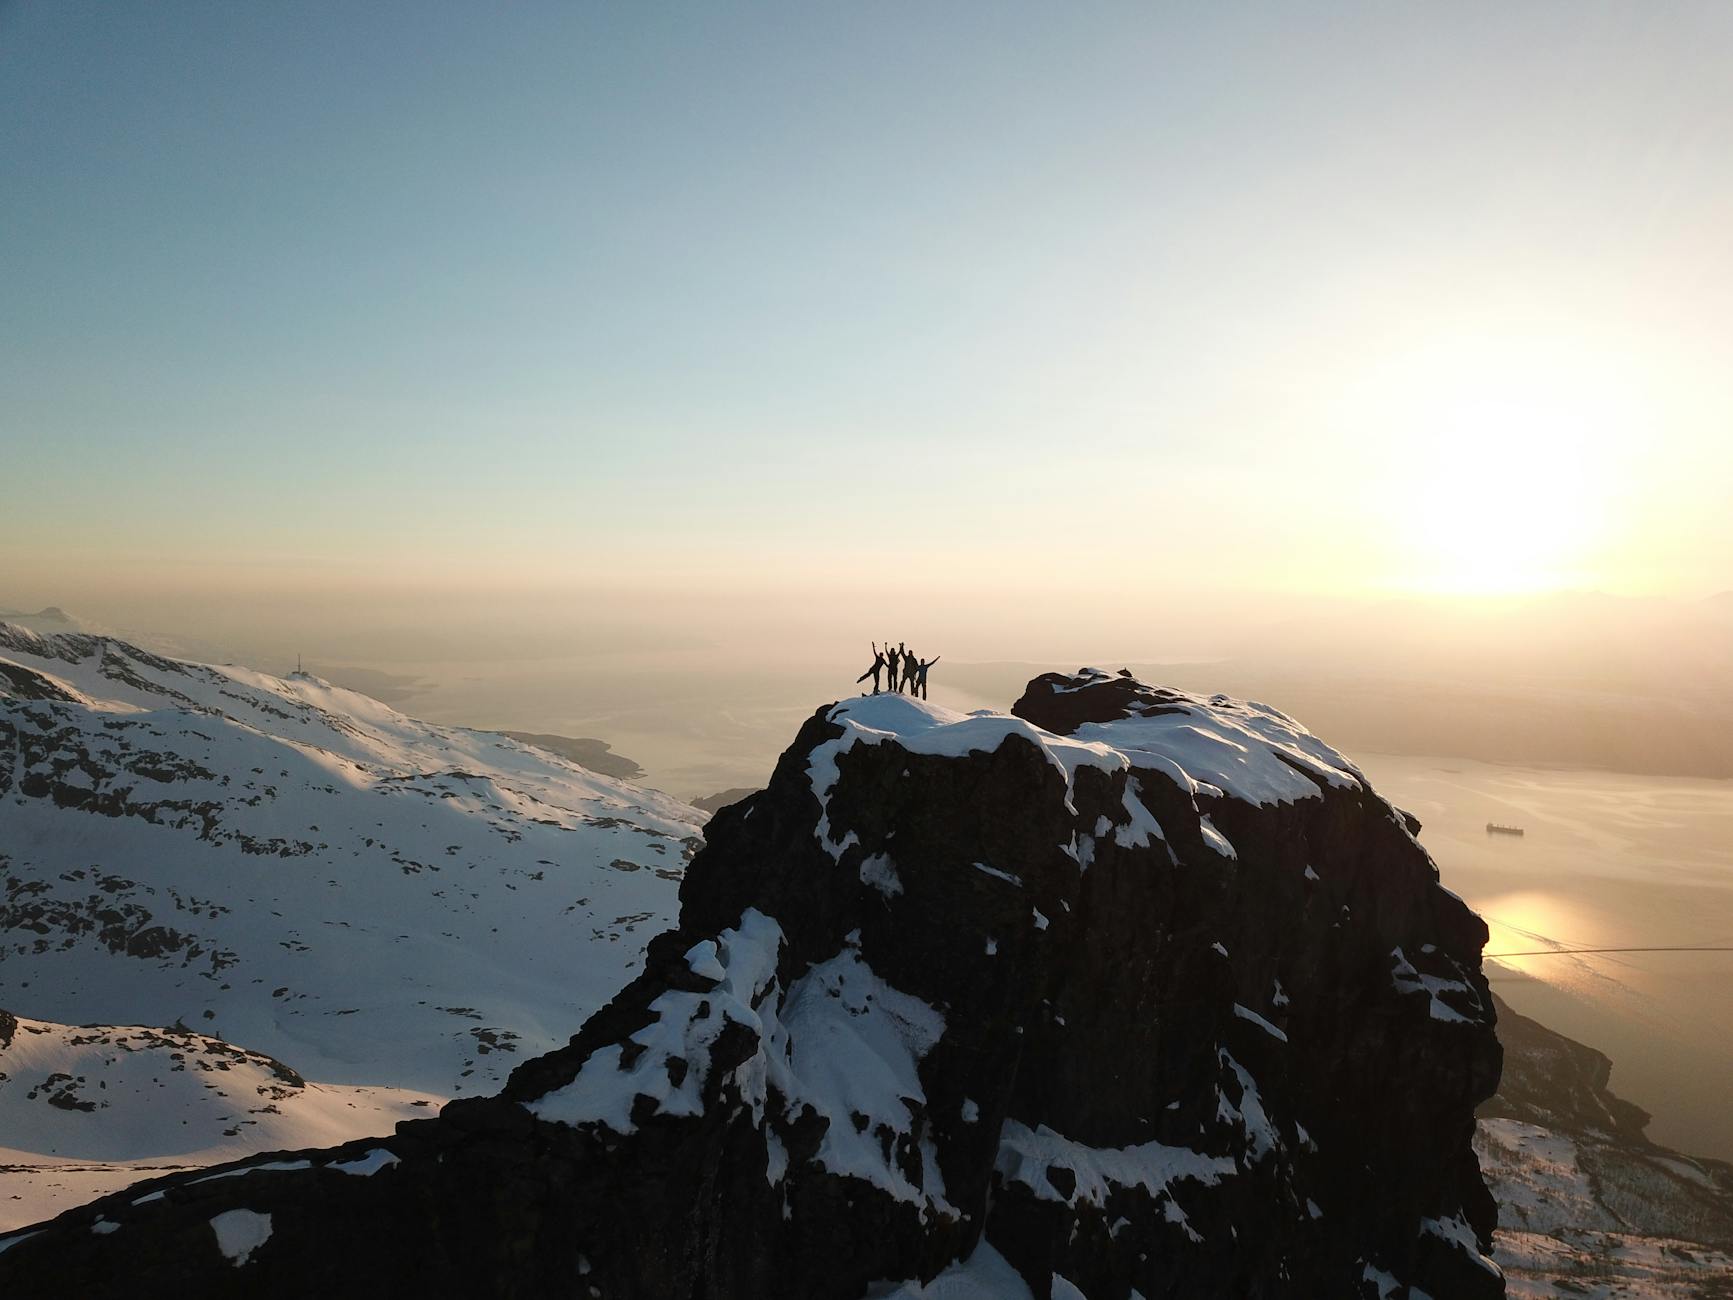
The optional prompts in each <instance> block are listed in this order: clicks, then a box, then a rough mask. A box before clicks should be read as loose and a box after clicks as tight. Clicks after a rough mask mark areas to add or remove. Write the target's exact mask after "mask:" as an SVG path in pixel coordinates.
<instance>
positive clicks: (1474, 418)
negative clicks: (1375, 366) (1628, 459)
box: [1385, 345, 1633, 595]
mask: <svg viewBox="0 0 1733 1300" xmlns="http://www.w3.org/2000/svg"><path fill="white" fill-rule="evenodd" d="M1401 388H1402V391H1401V392H1400V393H1399V394H1390V395H1389V397H1388V398H1387V404H1386V410H1387V411H1389V407H1391V406H1394V407H1396V410H1395V411H1393V412H1390V413H1389V414H1388V415H1387V416H1386V417H1385V418H1390V419H1392V420H1393V422H1394V423H1397V424H1398V425H1399V426H1400V427H1401V429H1402V432H1403V436H1402V437H1401V438H1399V439H1395V440H1393V445H1394V446H1399V447H1401V448H1402V449H1403V450H1402V452H1401V458H1402V459H1401V463H1400V464H1398V465H1397V466H1395V467H1393V468H1394V469H1395V471H1396V473H1397V474H1398V475H1399V477H1400V478H1401V479H1402V481H1403V482H1402V486H1403V491H1404V494H1405V496H1404V499H1403V504H1402V506H1401V514H1400V515H1399V516H1398V517H1397V518H1396V519H1394V520H1393V521H1392V524H1393V527H1392V534H1393V535H1392V536H1391V537H1389V538H1388V542H1389V550H1390V557H1391V559H1392V560H1393V561H1394V567H1395V569H1396V572H1394V573H1393V574H1392V577H1393V579H1394V581H1395V582H1396V584H1397V585H1399V586H1401V587H1404V588H1407V589H1410V590H1421V591H1429V592H1435V593H1440V594H1458V595H1508V594H1517V593H1526V592H1536V591H1543V590H1552V589H1558V588H1564V587H1573V586H1593V585H1596V583H1597V581H1598V579H1599V575H1598V574H1597V572H1596V565H1595V559H1596V553H1597V551H1598V550H1600V549H1601V548H1603V547H1605V546H1606V545H1607V544H1608V542H1609V540H1610V537H1611V532H1612V528H1613V524H1614V522H1615V518H1616V515H1617V507H1618V498H1619V492H1620V489H1621V486H1622V485H1621V483H1620V478H1619V468H1618V467H1619V465H1620V464H1621V463H1622V462H1623V460H1624V458H1625V453H1626V448H1627V447H1628V444H1629V442H1630V439H1631V437H1632V425H1633V420H1632V418H1631V410H1632V407H1631V403H1630V401H1629V400H1628V399H1627V397H1626V396H1625V391H1626V387H1625V386H1624V385H1622V384H1621V383H1620V381H1619V378H1618V375H1617V372H1616V370H1610V369H1607V368H1598V367H1596V366H1595V365H1594V364H1592V362H1591V361H1590V359H1589V358H1587V357H1586V356H1584V355H1581V354H1573V355H1561V354H1560V353H1559V351H1558V350H1557V349H1555V348H1549V347H1536V346H1533V345H1529V346H1525V347H1516V348H1513V349H1511V350H1509V351H1498V352H1494V351H1492V350H1490V349H1488V348H1487V347H1485V346H1484V345H1483V346H1480V347H1476V348H1472V349H1459V350H1456V351H1455V352H1453V353H1452V354H1451V355H1448V356H1441V355H1433V356H1431V357H1428V358H1427V359H1426V362H1425V363H1424V364H1422V365H1418V366H1413V367H1411V368H1408V374H1407V375H1406V382H1404V383H1403V384H1402V385H1401ZM1391 399H1394V400H1391Z"/></svg>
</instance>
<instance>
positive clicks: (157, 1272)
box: [0, 672, 1503, 1300]
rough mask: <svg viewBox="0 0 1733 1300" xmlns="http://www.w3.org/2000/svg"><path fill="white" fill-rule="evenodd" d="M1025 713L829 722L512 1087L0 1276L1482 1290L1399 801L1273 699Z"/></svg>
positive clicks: (178, 1281) (547, 1289) (211, 1180)
mask: <svg viewBox="0 0 1733 1300" xmlns="http://www.w3.org/2000/svg"><path fill="white" fill-rule="evenodd" d="M1015 713H1016V715H1017V716H1015V717H1007V716H1005V715H963V714H956V713H952V712H950V711H947V710H943V709H938V708H934V707H931V706H928V705H925V704H922V703H917V702H915V701H912V700H908V699H906V698H903V697H900V696H882V697H869V698H862V699H856V700H850V701H847V702H845V703H843V704H840V705H835V706H831V707H829V708H826V709H823V710H820V711H819V713H818V714H816V715H815V716H814V717H813V718H812V719H811V720H810V721H808V722H807V724H806V725H805V726H804V727H803V728H802V730H801V732H800V734H799V735H798V736H797V737H796V739H795V741H794V743H793V745H792V746H790V748H789V749H788V751H787V752H786V753H785V754H784V755H783V757H782V759H781V761H780V762H779V764H778V766H777V768H776V771H775V774H774V776H773V777H772V779H771V782H770V784H769V786H768V787H767V788H766V789H764V790H762V791H760V792H758V793H757V794H755V795H753V796H751V797H750V798H748V799H746V800H744V801H742V802H740V803H738V804H734V805H732V806H730V807H728V808H725V809H723V810H722V811H721V812H720V813H719V814H718V815H717V816H716V818H715V819H714V820H713V821H712V822H711V823H710V825H709V827H708V829H707V832H706V836H707V845H706V847H705V848H704V849H703V850H702V851H701V852H700V853H699V855H698V856H697V858H696V859H695V860H694V861H693V863H692V864H691V866H690V868H689V869H688V872H687V875H686V879H685V882H684V884H683V886H682V891H681V918H680V927H679V929H678V930H675V931H671V932H669V933H667V934H664V935H662V936H661V937H660V938H658V939H657V940H655V941H654V942H653V943H652V945H651V947H650V952H649V957H648V961H647V969H646V970H645V972H644V974H643V975H642V976H641V977H640V978H638V979H636V980H635V981H633V982H632V983H631V984H630V985H628V986H627V987H626V988H625V989H624V990H622V991H621V993H620V994H619V996H618V997H617V998H616V999H615V1000H614V1001H613V1002H612V1003H610V1004H609V1005H608V1006H607V1007H606V1008H604V1009H603V1010H602V1011H600V1012H598V1013H597V1014H596V1015H595V1016H593V1017H592V1018H591V1019H590V1020H589V1022H588V1023H586V1024H585V1025H584V1026H583V1028H582V1029H581V1030H580V1031H579V1033H578V1034H577V1035H576V1037H574V1038H573V1040H572V1042H571V1044H570V1045H569V1046H567V1047H565V1048H562V1049H560V1050H558V1051H555V1052H552V1053H550V1054H548V1055H546V1056H543V1057H540V1058H538V1059H536V1060H532V1061H529V1062H527V1063H525V1064H524V1065H522V1066H520V1067H519V1068H518V1070H517V1071H516V1072H515V1073H514V1074H513V1075H512V1077H511V1080H510V1082H509V1083H508V1085H507V1086H506V1088H505V1090H504V1091H503V1093H502V1094H501V1095H500V1096H499V1097H497V1098H490V1099H485V1100H474V1101H464V1102H454V1103H452V1104H451V1105H449V1106H448V1107H447V1108H446V1109H445V1111H444V1112H443V1113H442V1114H441V1115H440V1116H439V1117H438V1118H437V1119H434V1120H426V1121H419V1122H414V1123H407V1124H403V1125H400V1126H399V1128H398V1131H397V1134H396V1135H395V1136H393V1137H391V1138H387V1139H382V1140H379V1141H375V1142H365V1143H355V1144H351V1145H350V1146H348V1147H346V1148H340V1149H336V1150H333V1151H324V1152H312V1153H305V1154H303V1155H301V1156H296V1157H289V1158H280V1159H277V1160H275V1161H254V1162H250V1163H248V1164H244V1165H240V1166H234V1167H231V1168H230V1169H228V1170H222V1171H217V1172H216V1173H215V1174H211V1173H203V1174H200V1175H196V1176H190V1177H181V1178H175V1179H168V1180H162V1181H161V1182H159V1183H156V1184H141V1185H139V1186H138V1187H135V1188H132V1189H129V1190H128V1191H127V1192H126V1193H123V1194H121V1195H119V1196H115V1197H110V1198H107V1199H106V1200H104V1201H99V1202H96V1203H94V1204H93V1205H91V1206H87V1207H84V1208H83V1209H80V1210H76V1211H72V1212H70V1213H68V1214H66V1215H63V1216H62V1217H61V1218H60V1219H57V1220H55V1221H54V1222H53V1223H51V1224H49V1225H46V1226H45V1227H43V1228H42V1229H39V1230H38V1232H37V1235H34V1236H20V1237H14V1238H11V1239H9V1241H0V1251H3V1252H4V1253H0V1286H5V1287H7V1288H8V1290H9V1293H21V1294H28V1293H32V1292H31V1288H33V1287H34V1288H38V1289H40V1288H42V1287H44V1286H48V1285H52V1286H54V1287H56V1288H58V1289H62V1290H65V1291H67V1292H68V1293H71V1292H73V1291H81V1292H83V1293H85V1294H88V1295H95V1296H101V1295H110V1294H113V1295H120V1294H127V1295H139V1294H150V1293H153V1292H154V1291H161V1292H163V1293H165V1294H166V1293H169V1292H175V1293H185V1291H186V1289H187V1288H188V1286H189V1285H190V1286H191V1288H192V1289H193V1290H195V1291H197V1292H199V1293H201V1294H236V1295H242V1294H245V1295H261V1296H267V1295H277V1294H281V1295H285V1296H288V1295H294V1296H297V1297H300V1296H304V1295H306V1294H307V1293H308V1292H309V1291H314V1290H316V1291H319V1292H323V1293H325V1294H327V1295H333V1296H346V1295H356V1296H359V1295H364V1294H366V1295H376V1294H380V1293H382V1292H387V1291H394V1292H400V1293H405V1294H410V1293H414V1294H427V1295H452V1296H458V1295H463V1296H471V1295H505V1296H519V1295H521V1296H543V1295H550V1294H573V1295H580V1296H583V1295H589V1296H597V1297H605V1296H614V1297H707V1298H709V1300H716V1298H719V1297H734V1296H738V1297H746V1296H754V1297H759V1296H763V1297H788V1298H790V1300H793V1298H794V1297H830V1296H834V1297H839V1298H840V1297H849V1298H851V1300H852V1298H853V1297H859V1296H863V1295H865V1294H868V1293H869V1291H870V1292H871V1293H872V1294H874V1295H880V1296H884V1295H903V1296H915V1295H919V1294H921V1290H920V1287H919V1284H920V1283H921V1282H924V1281H927V1280H930V1279H933V1278H934V1277H936V1276H940V1275H944V1276H946V1277H947V1278H950V1279H952V1280H953V1281H954V1282H955V1284H956V1290H955V1292H954V1293H955V1294H971V1293H973V1292H971V1291H970V1290H969V1288H970V1287H971V1286H974V1287H977V1288H983V1287H984V1288H986V1289H984V1290H981V1291H979V1293H980V1294H994V1295H1010V1294H1014V1290H1008V1289H1007V1288H1008V1287H1010V1288H1016V1287H1026V1288H1027V1290H1028V1291H1029V1292H1030V1293H1031V1294H1032V1295H1034V1296H1041V1297H1045V1296H1048V1295H1065V1296H1070V1295H1072V1294H1075V1293H1078V1292H1081V1294H1083V1295H1085V1296H1087V1297H1089V1298H1090V1300H1126V1298H1127V1297H1129V1296H1130V1295H1132V1294H1133V1293H1134V1292H1135V1293H1136V1294H1138V1295H1141V1296H1143V1297H1146V1298H1147V1300H1154V1298H1155V1297H1160V1296H1206V1295H1207V1296H1228V1295H1256V1296H1294V1297H1301V1296H1305V1297H1310V1296H1316V1295H1340V1296H1351V1295H1362V1296H1390V1295H1396V1294H1402V1290H1401V1288H1402V1287H1404V1286H1409V1287H1413V1288H1415V1293H1416V1294H1418V1293H1422V1292H1424V1293H1425V1294H1428V1295H1430V1296H1432V1297H1435V1298H1437V1300H1442V1298H1444V1297H1451V1298H1452V1300H1455V1298H1459V1297H1466V1298H1469V1300H1473V1298H1474V1297H1480V1296H1496V1295H1501V1294H1502V1293H1503V1284H1502V1280H1501V1279H1500V1278H1499V1276H1498V1275H1497V1272H1496V1270H1494V1269H1492V1268H1491V1267H1490V1266H1489V1265H1488V1264H1487V1263H1486V1262H1485V1261H1484V1260H1483V1259H1482V1258H1481V1252H1482V1250H1483V1249H1485V1247H1486V1245H1487V1243H1488V1241H1489V1238H1490V1233H1491V1230H1492V1226H1493V1217H1494V1210H1493V1205H1492V1201H1491V1199H1490V1198H1489V1197H1488V1195H1487V1193H1486V1190H1485V1187H1484V1185H1483V1184H1482V1182H1481V1179H1480V1174H1479V1170H1478V1167H1477V1166H1476V1164H1475V1160H1474V1156H1473V1154H1472V1151H1471V1148H1470V1139H1471V1136H1472V1133H1473V1124H1474V1120H1473V1112H1474V1107H1475V1105H1476V1104H1477V1103H1478V1102H1479V1101H1481V1100H1482V1099H1484V1098H1485V1097H1487V1096H1489V1095H1490V1094H1491V1093H1492V1091H1493V1089H1494V1087H1495V1085H1496V1083H1497V1078H1498V1064H1499V1051H1498V1045H1497V1042H1496V1040H1495V1038H1494V1036H1493V1012H1492V1004H1491V1000H1490V996H1489V994H1488V991H1487V987H1486V984H1485V982H1484V980H1483V979H1482V977H1481V975H1480V948H1481V945H1482V943H1483V942H1484V940H1485V929H1484V927H1483V926H1482V925H1481V923H1480V921H1479V920H1478V918H1476V917H1475V916H1474V915H1473V914H1472V913H1471V912H1469V911H1468V909H1467V908H1466V907H1465V906H1464V905H1463V904H1462V903H1461V902H1460V900H1458V899H1457V898H1456V897H1455V896H1454V895H1452V894H1450V893H1449V892H1448V891H1446V890H1444V889H1442V888H1441V887H1440V886H1439V885H1438V883H1437V873H1436V870H1435V869H1434V868H1433V866H1432V863H1431V861H1430V860H1429V859H1428V857H1427V856H1426V854H1425V852H1424V851H1423V850H1422V849H1421V848H1420V847H1419V845H1418V843H1417V842H1416V841H1415V839H1414V837H1413V834H1412V830H1411V827H1410V826H1409V825H1408V824H1406V823H1405V820H1404V818H1403V817H1402V816H1401V814H1399V813H1397V812H1396V811H1395V810H1394V809H1392V808H1391V807H1390V806H1389V805H1388V804H1386V803H1385V802H1384V801H1382V800H1381V799H1379V798H1378V797H1377V796H1376V795H1375V794H1373V793H1372V792H1371V791H1370V790H1369V789H1368V788H1367V786H1366V784H1365V781H1364V779H1363V778H1362V777H1361V776H1360V775H1359V773H1358V772H1357V771H1356V770H1355V769H1354V767H1353V766H1352V764H1350V763H1349V762H1348V761H1347V760H1345V759H1343V758H1342V757H1341V756H1340V755H1339V754H1336V753H1335V752H1334V751H1333V750H1330V749H1329V748H1328V747H1327V746H1325V745H1323V744H1322V743H1321V742H1319V741H1317V740H1316V739H1315V738H1313V737H1311V736H1310V735H1309V734H1307V733H1306V732H1305V731H1304V730H1303V729H1302V728H1300V727H1298V726H1297V725H1296V724H1294V723H1292V722H1291V721H1290V720H1288V719H1286V718H1285V717H1283V716H1282V715H1280V714H1279V713H1276V712H1274V711H1273V710H1269V709H1267V708H1264V707H1262V706H1257V705H1247V704H1241V703H1238V702H1235V701H1230V700H1227V699H1225V698H1223V697H1215V698H1213V699H1210V700H1203V699H1200V698H1197V697H1192V696H1186V695H1180V694H1178V693H1174V692H1164V691H1159V690H1153V689H1151V688H1148V687H1145V686H1143V685H1141V684H1140V683H1137V682H1135V681H1131V680H1129V679H1126V678H1113V677H1108V676H1106V675H1105V674H1099V673H1093V672H1086V673H1082V674H1078V675H1076V676H1071V677H1060V676H1051V675H1050V676H1048V677H1044V678H1040V679H1037V680H1036V681H1035V682H1033V683H1031V685H1030V689H1029V691H1028V693H1027V694H1026V695H1025V696H1024V698H1023V699H1022V700H1021V701H1020V702H1019V703H1018V705H1017V708H1016V710H1015ZM189 1278H190V1279H191V1281H190V1283H189V1281H188V1280H187V1279H189ZM984 1279H991V1281H990V1282H988V1281H985V1280H984Z"/></svg>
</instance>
